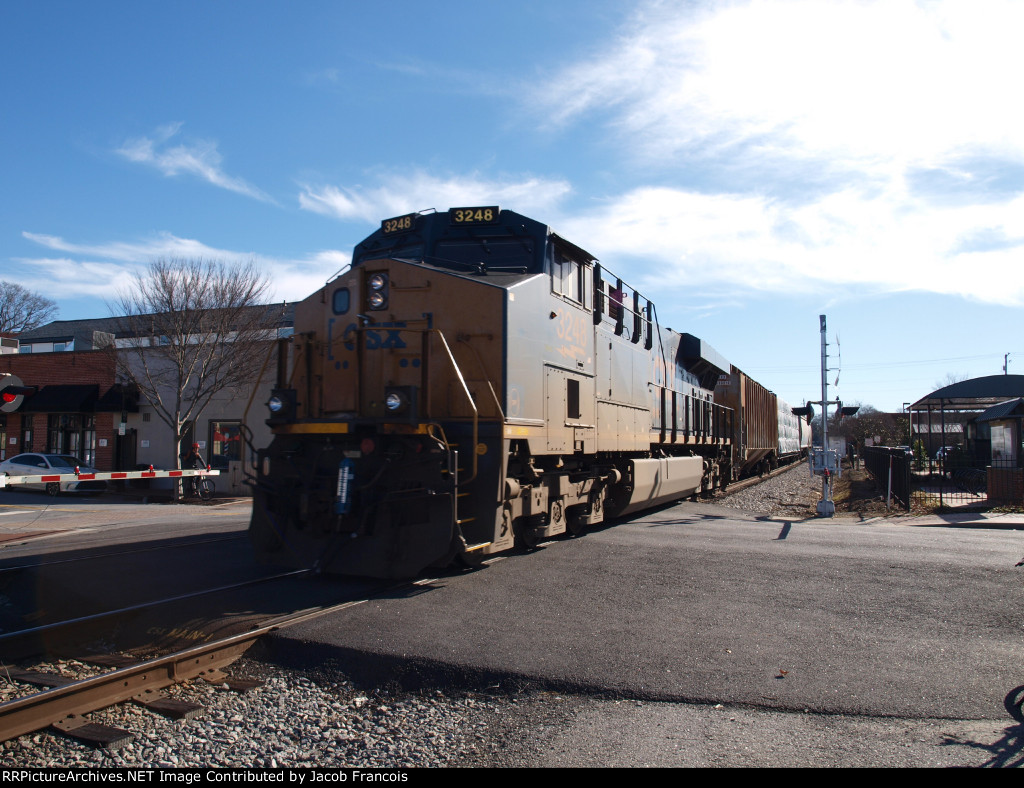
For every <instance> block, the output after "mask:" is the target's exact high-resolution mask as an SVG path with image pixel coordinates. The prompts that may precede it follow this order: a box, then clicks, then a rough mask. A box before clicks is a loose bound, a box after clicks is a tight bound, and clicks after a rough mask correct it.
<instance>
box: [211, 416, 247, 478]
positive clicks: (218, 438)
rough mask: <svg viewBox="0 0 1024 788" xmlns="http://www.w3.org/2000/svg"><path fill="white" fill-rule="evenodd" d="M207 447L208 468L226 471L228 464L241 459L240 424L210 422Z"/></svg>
mask: <svg viewBox="0 0 1024 788" xmlns="http://www.w3.org/2000/svg"><path fill="white" fill-rule="evenodd" d="M209 446H210V449H209V451H210V453H209V455H208V456H207V462H209V463H210V467H211V468H214V469H216V470H220V471H226V470H227V469H228V463H229V462H232V461H235V460H241V459H242V423H241V422H240V421H211V422H210V444H209Z"/></svg>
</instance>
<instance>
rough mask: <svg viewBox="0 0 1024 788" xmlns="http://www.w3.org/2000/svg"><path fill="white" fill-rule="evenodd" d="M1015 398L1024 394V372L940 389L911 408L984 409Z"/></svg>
mask: <svg viewBox="0 0 1024 788" xmlns="http://www.w3.org/2000/svg"><path fill="white" fill-rule="evenodd" d="M1015 397H1024V375H988V376H987V377H983V378H971V379H970V380H961V381H960V382H959V383H952V384H950V385H949V386H943V387H942V388H940V389H936V390H935V391H933V392H932V393H931V394H929V395H928V396H926V397H922V398H921V399H919V400H918V401H917V402H915V403H914V404H913V405H911V406H910V409H911V410H928V409H933V410H984V409H985V408H990V407H992V406H993V405H998V404H999V403H1002V402H1005V401H1006V400H1008V399H1013V398H1015Z"/></svg>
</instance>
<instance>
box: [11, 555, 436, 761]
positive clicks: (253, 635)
mask: <svg viewBox="0 0 1024 788" xmlns="http://www.w3.org/2000/svg"><path fill="white" fill-rule="evenodd" d="M303 571H305V570H303ZM424 582H425V581H423V580H420V581H416V582H415V583H413V584H414V585H420V584H423V583H424ZM405 585H408V584H407V583H399V584H395V585H392V586H389V587H388V588H386V589H383V590H381V591H377V592H376V593H386V592H391V591H393V590H394V589H395V588H401V587H403V586H405ZM367 598H369V597H367ZM365 601H366V598H360V599H357V600H348V601H346V602H341V603H338V604H336V605H328V606H325V607H319V608H312V609H306V610H304V611H302V612H300V613H298V614H294V615H289V616H285V617H283V618H277V619H273V620H271V621H270V622H268V623H265V624H261V625H259V626H258V627H256V628H254V629H252V630H250V631H248V632H243V633H241V634H238V635H232V636H230V637H227V638H222V639H220V640H217V641H214V642H212V643H206V644H203V645H200V646H192V647H190V648H187V649H184V650H182V651H177V652H175V653H173V654H168V655H166V656H163V657H157V658H155V659H151V660H147V661H146V662H143V663H140V664H138V665H132V666H129V667H125V668H120V669H118V670H114V671H111V672H110V673H104V674H101V675H99V676H93V677H91V678H87V679H82V680H80V681H75V682H72V683H69V684H65V685H63V686H60V687H53V688H52V689H48V690H44V691H42V692H37V693H34V694H32V695H28V696H26V697H24V698H17V699H15V700H12V701H7V702H6V703H0V742H4V741H8V740H9V739H13V738H16V737H18V736H23V735H25V734H26V733H33V732H34V731H37V730H40V729H42V728H47V727H50V726H54V725H60V728H61V730H67V728H68V727H70V726H69V725H68V724H67V723H68V721H69V720H71V719H73V718H74V717H77V716H81V715H82V714H88V713H89V712H93V711H98V710H99V709H103V708H106V707H108V706H112V705H114V704H117V703H123V702H124V701H127V700H131V699H133V698H135V697H136V696H139V695H142V694H143V693H145V692H155V691H157V690H162V689H164V688H166V687H169V686H172V685H173V684H177V683H180V682H183V681H188V680H189V679H194V678H201V677H203V676H204V675H206V676H209V677H210V678H214V677H216V676H217V672H218V671H220V670H221V669H222V668H224V667H227V666H228V665H230V664H231V663H232V662H234V661H235V660H237V659H238V658H239V657H241V656H242V655H243V654H244V653H245V652H246V650H247V649H248V648H249V647H250V646H252V645H253V644H254V643H255V642H256V641H257V640H259V638H261V637H263V636H264V635H267V634H269V633H271V632H274V631H276V630H278V629H281V628H283V627H285V626H290V625H292V624H298V623H300V622H303V621H308V620H310V619H313V618H317V617H319V616H322V615H325V614H327V613H331V612H334V611H337V610H344V609H345V608H348V607H353V606H355V605H358V604H362V603H363V602H365Z"/></svg>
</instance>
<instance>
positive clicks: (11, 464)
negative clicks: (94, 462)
mask: <svg viewBox="0 0 1024 788" xmlns="http://www.w3.org/2000/svg"><path fill="white" fill-rule="evenodd" d="M75 468H78V472H79V473H99V471H97V470H96V469H95V468H90V467H89V466H87V465H83V464H82V462H81V461H80V460H79V459H78V458H77V457H72V456H71V455H70V454H36V453H34V452H28V453H25V454H18V455H15V456H14V457H11V459H9V460H4V461H3V462H0V473H3V474H6V475H7V476H50V475H54V474H58V473H60V474H64V473H74V472H75ZM4 489H5V490H19V489H22V490H24V489H28V490H46V493H47V494H48V495H57V494H58V493H62V492H75V493H99V492H103V491H104V490H106V489H107V483H106V482H104V481H96V480H94V479H89V480H87V481H81V482H80V481H74V480H72V481H67V482H39V483H38V484H17V485H10V486H5V487H4Z"/></svg>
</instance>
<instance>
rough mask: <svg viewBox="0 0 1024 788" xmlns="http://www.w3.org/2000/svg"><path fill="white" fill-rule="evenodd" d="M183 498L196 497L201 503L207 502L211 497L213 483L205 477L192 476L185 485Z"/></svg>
mask: <svg viewBox="0 0 1024 788" xmlns="http://www.w3.org/2000/svg"><path fill="white" fill-rule="evenodd" d="M185 496H186V497H188V498H191V497H192V496H197V497H198V498H199V500H201V501H208V500H210V499H211V498H212V497H213V482H211V481H210V480H209V479H208V478H207V477H205V476H192V477H190V478H189V481H188V483H187V484H186V485H185Z"/></svg>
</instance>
